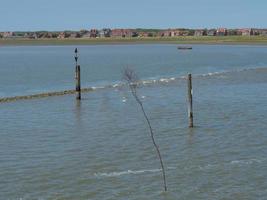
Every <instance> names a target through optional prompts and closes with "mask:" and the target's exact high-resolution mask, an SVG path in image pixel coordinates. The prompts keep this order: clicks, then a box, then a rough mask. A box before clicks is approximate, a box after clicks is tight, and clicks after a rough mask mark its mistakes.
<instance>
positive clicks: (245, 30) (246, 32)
mask: <svg viewBox="0 0 267 200" xmlns="http://www.w3.org/2000/svg"><path fill="white" fill-rule="evenodd" d="M237 32H238V35H243V36H250V35H252V29H251V28H242V29H238V30H237Z"/></svg>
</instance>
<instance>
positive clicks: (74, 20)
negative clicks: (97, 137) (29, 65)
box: [0, 0, 267, 31]
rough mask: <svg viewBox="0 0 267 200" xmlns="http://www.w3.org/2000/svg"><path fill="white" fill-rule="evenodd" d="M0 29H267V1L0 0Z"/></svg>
mask: <svg viewBox="0 0 267 200" xmlns="http://www.w3.org/2000/svg"><path fill="white" fill-rule="evenodd" d="M0 19H1V23H0V31H6V30H11V31H14V30H25V31H27V30H67V29H68V30H70V29H71V30H80V29H82V28H86V29H89V28H103V27H110V28H117V27H125V28H126V27H128V28H137V27H145V28H169V27H172V28H174V27H187V28H205V27H207V28H210V27H229V28H235V27H259V28H263V27H264V28H267V0H45V1H40V0H0Z"/></svg>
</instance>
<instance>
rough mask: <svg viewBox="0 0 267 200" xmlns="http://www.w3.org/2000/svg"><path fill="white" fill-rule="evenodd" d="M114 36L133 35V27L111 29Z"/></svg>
mask: <svg viewBox="0 0 267 200" xmlns="http://www.w3.org/2000/svg"><path fill="white" fill-rule="evenodd" d="M111 36H112V37H132V36H133V31H132V30H131V29H113V30H112V31H111Z"/></svg>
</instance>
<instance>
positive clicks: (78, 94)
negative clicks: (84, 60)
mask: <svg viewBox="0 0 267 200" xmlns="http://www.w3.org/2000/svg"><path fill="white" fill-rule="evenodd" d="M75 79H76V99H77V100H81V71H80V65H76V70H75Z"/></svg>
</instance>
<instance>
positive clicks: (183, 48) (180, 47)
mask: <svg viewBox="0 0 267 200" xmlns="http://www.w3.org/2000/svg"><path fill="white" fill-rule="evenodd" d="M177 49H178V50H191V49H193V47H189V46H178V47H177Z"/></svg>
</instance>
